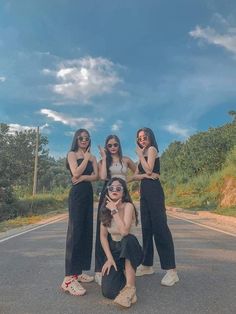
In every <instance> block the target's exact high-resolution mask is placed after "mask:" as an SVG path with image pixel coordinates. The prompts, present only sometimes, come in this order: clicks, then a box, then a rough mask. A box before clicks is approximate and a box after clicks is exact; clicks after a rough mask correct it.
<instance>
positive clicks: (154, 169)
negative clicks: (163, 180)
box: [138, 156, 160, 174]
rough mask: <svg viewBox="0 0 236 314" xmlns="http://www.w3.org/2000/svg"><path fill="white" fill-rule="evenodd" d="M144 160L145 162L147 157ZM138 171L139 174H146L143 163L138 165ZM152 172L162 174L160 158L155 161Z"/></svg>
mask: <svg viewBox="0 0 236 314" xmlns="http://www.w3.org/2000/svg"><path fill="white" fill-rule="evenodd" d="M144 158H145V160H147V156H145V157H144ZM138 170H139V173H141V174H143V173H145V170H144V169H143V166H142V164H141V163H139V164H138ZM152 172H154V173H158V174H160V158H159V157H157V158H156V159H155V163H154V167H153V170H152Z"/></svg>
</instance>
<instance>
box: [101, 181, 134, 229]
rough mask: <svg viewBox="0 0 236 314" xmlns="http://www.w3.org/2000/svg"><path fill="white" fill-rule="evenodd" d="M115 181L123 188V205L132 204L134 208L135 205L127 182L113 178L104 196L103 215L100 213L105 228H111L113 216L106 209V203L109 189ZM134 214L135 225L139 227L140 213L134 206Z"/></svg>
mask: <svg viewBox="0 0 236 314" xmlns="http://www.w3.org/2000/svg"><path fill="white" fill-rule="evenodd" d="M114 181H119V183H120V185H121V186H122V187H123V194H122V198H121V201H122V203H124V202H125V203H131V204H133V206H134V203H133V201H132V199H131V197H130V194H129V191H128V188H127V184H126V182H125V181H124V180H123V179H121V178H116V177H113V178H112V179H110V180H109V181H108V183H107V189H106V193H105V195H104V200H103V203H102V205H101V213H100V220H101V222H102V224H103V225H104V226H105V227H110V226H111V220H112V215H111V211H110V210H109V209H107V208H106V201H107V199H106V196H107V195H108V187H109V186H110V185H111V184H112V182H114ZM134 214H135V224H136V226H137V224H138V212H137V209H136V207H135V206H134Z"/></svg>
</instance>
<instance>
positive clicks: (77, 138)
mask: <svg viewBox="0 0 236 314" xmlns="http://www.w3.org/2000/svg"><path fill="white" fill-rule="evenodd" d="M90 145H91V140H90V135H89V133H88V131H87V130H85V129H79V130H77V131H76V132H75V135H74V139H73V142H72V146H71V150H70V152H69V153H68V155H67V168H68V169H69V170H70V173H71V176H72V177H73V185H72V187H71V190H70V194H69V223H68V230H67V240H66V260H65V278H64V280H63V283H62V285H61V288H62V289H63V290H64V291H65V292H69V293H70V294H71V295H75V296H80V295H84V294H85V293H86V290H85V289H84V287H82V285H81V284H80V283H79V282H91V281H93V279H94V278H93V277H92V276H89V275H86V274H83V273H82V271H83V270H89V269H90V266H91V255H92V240H93V189H92V184H91V182H92V181H95V180H97V177H98V168H97V161H96V158H95V157H94V156H93V155H92V154H91V153H90Z"/></svg>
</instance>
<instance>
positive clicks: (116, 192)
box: [107, 180, 124, 202]
mask: <svg viewBox="0 0 236 314" xmlns="http://www.w3.org/2000/svg"><path fill="white" fill-rule="evenodd" d="M107 189H108V196H109V197H110V199H111V200H113V201H114V202H116V201H118V200H119V199H121V198H122V195H123V190H124V189H123V186H122V185H121V183H120V182H119V181H116V180H115V181H113V182H112V184H111V185H109V186H108V187H107Z"/></svg>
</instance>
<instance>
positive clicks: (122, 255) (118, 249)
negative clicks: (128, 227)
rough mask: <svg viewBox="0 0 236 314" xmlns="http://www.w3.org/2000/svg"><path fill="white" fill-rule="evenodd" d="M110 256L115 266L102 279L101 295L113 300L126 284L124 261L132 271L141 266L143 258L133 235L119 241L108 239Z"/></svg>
mask: <svg viewBox="0 0 236 314" xmlns="http://www.w3.org/2000/svg"><path fill="white" fill-rule="evenodd" d="M108 241H109V246H110V250H111V254H112V256H113V258H114V261H115V263H116V266H117V271H116V270H115V268H114V267H113V266H112V267H111V269H110V272H109V274H108V275H107V274H105V275H104V276H103V277H102V294H103V296H104V297H106V298H109V299H115V297H116V296H117V295H118V294H119V292H120V291H121V289H123V288H124V286H125V284H126V277H125V275H124V270H125V260H126V259H128V260H129V261H130V263H131V265H132V267H133V269H134V270H136V268H137V267H138V266H139V265H140V264H141V262H142V258H143V252H142V247H141V245H140V244H139V242H138V240H137V238H136V237H135V236H134V235H133V234H128V235H127V236H125V237H123V238H122V240H121V241H113V240H112V239H111V238H110V239H108Z"/></svg>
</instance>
